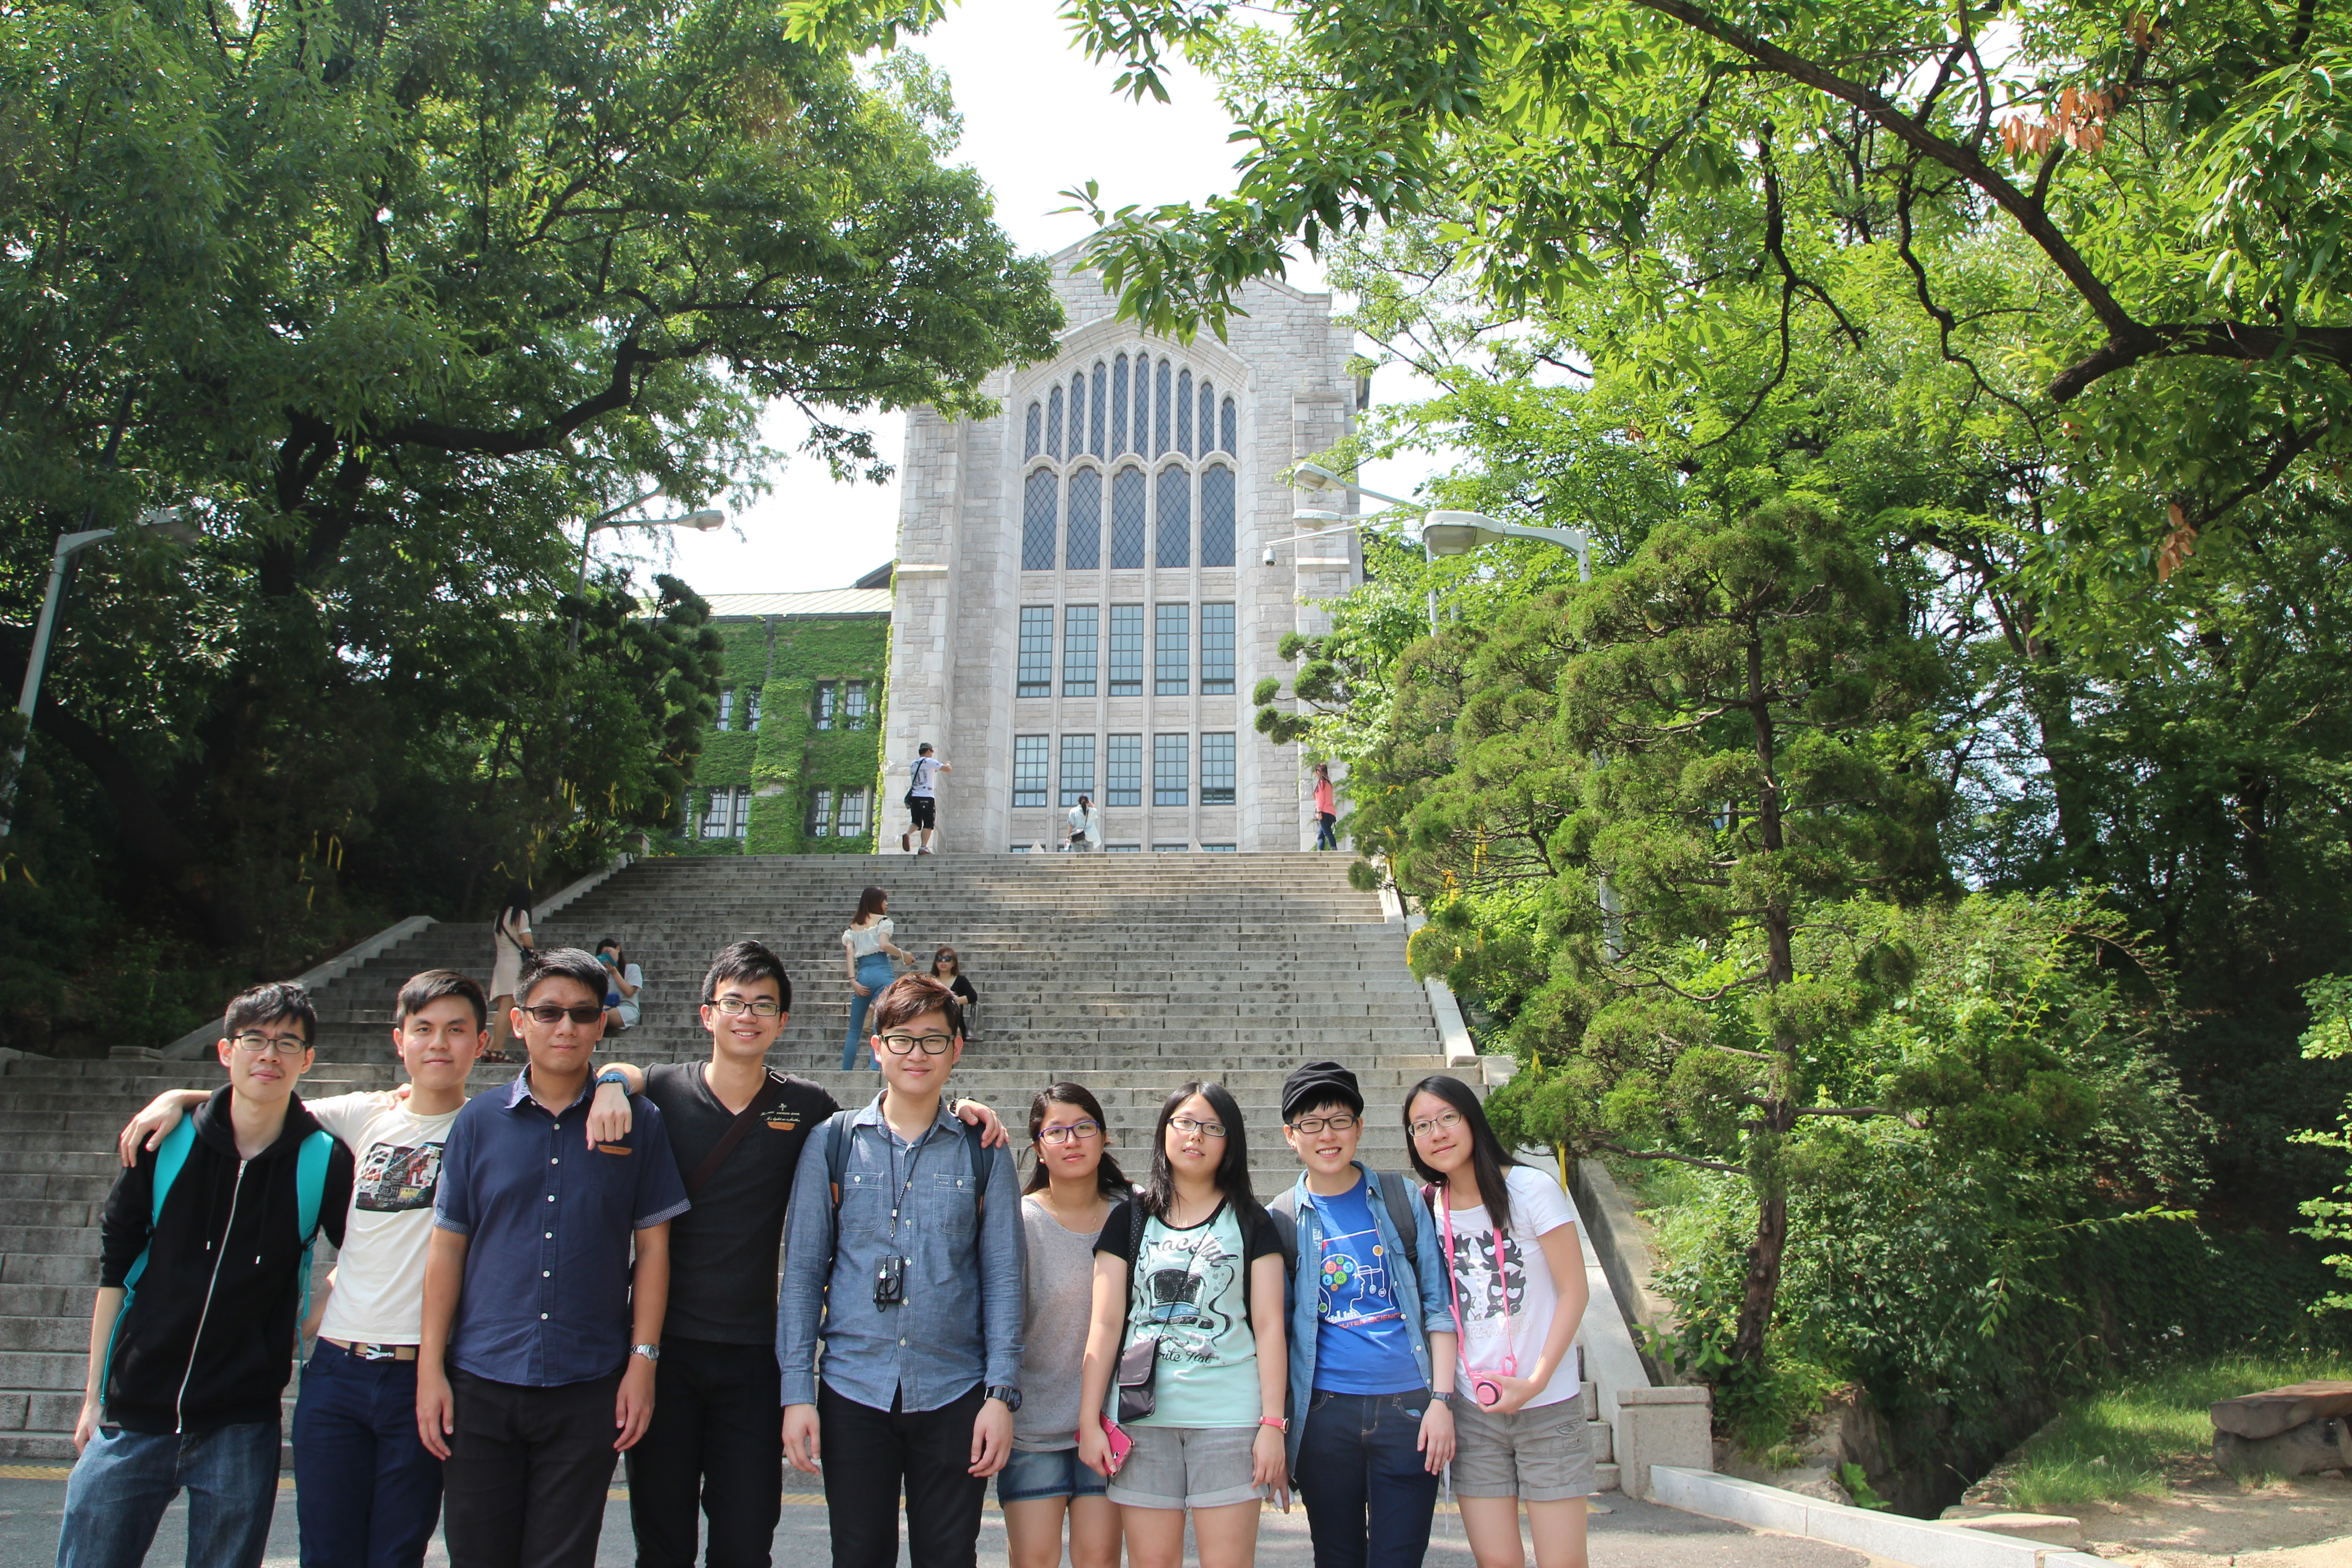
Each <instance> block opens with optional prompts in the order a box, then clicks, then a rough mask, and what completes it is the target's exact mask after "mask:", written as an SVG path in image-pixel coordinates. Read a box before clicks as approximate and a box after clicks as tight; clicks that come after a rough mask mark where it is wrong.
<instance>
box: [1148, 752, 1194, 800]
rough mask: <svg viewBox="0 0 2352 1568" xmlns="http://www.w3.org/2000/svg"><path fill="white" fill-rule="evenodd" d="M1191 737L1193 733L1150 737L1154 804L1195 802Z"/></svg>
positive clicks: (1152, 798) (1152, 797)
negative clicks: (1193, 797) (1193, 798)
mask: <svg viewBox="0 0 2352 1568" xmlns="http://www.w3.org/2000/svg"><path fill="white" fill-rule="evenodd" d="M1151 804H1152V805H1192V736H1190V735H1154V736H1152V737H1151Z"/></svg>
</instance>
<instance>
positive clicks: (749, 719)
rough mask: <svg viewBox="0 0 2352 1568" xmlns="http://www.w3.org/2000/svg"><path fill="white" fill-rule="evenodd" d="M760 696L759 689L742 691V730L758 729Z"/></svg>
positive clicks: (748, 688) (749, 688)
mask: <svg viewBox="0 0 2352 1568" xmlns="http://www.w3.org/2000/svg"><path fill="white" fill-rule="evenodd" d="M760 696H761V689H760V688H758V687H756V686H747V687H745V688H744V689H743V728H745V729H746V730H757V729H758V728H759V727H760Z"/></svg>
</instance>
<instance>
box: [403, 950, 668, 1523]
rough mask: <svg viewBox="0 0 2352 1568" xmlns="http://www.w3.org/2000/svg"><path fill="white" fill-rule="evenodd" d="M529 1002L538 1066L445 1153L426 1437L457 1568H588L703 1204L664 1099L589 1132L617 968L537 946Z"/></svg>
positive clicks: (422, 1374) (478, 1105) (524, 981)
mask: <svg viewBox="0 0 2352 1568" xmlns="http://www.w3.org/2000/svg"><path fill="white" fill-rule="evenodd" d="M515 1003H516V1005H515V1008H514V1027H515V1029H516V1032H517V1033H519V1034H520V1035H521V1037H522V1040H523V1044H524V1046H525V1047H526V1048H527V1049H528V1051H529V1052H530V1065H529V1066H528V1067H527V1068H524V1069H523V1071H522V1073H521V1075H520V1076H519V1077H518V1078H517V1079H515V1080H514V1083H513V1085H512V1086H511V1087H510V1088H509V1089H505V1090H503V1091H501V1092H498V1093H492V1094H485V1095H481V1096H479V1097H478V1098H476V1099H475V1100H472V1101H471V1102H470V1103H468V1104H467V1106H466V1108H465V1109H464V1110H460V1111H459V1112H458V1113H457V1121H455V1122H453V1123H452V1124H451V1126H450V1128H449V1138H448V1142H447V1144H446V1148H445V1150H444V1152H443V1154H442V1160H441V1182H440V1188H439V1191H438V1193H437V1194H436V1199H435V1205H434V1226H435V1228H434V1232H433V1237H432V1240H431V1243H430V1245H429V1247H428V1248H427V1251H426V1254H425V1310H424V1321H423V1333H422V1336H421V1338H422V1343H421V1346H420V1348H419V1352H418V1355H417V1363H416V1425H417V1432H418V1435H419V1436H421V1437H422V1439H423V1440H424V1443H425V1447H427V1448H429V1449H431V1450H432V1451H433V1453H434V1455H435V1456H436V1458H442V1459H447V1460H451V1461H453V1462H452V1463H450V1464H448V1465H447V1466H446V1468H445V1470H444V1477H445V1487H446V1516H445V1520H444V1526H443V1530H444V1535H445V1538H446V1541H447V1543H448V1548H449V1562H450V1564H451V1568H593V1563H595V1561H596V1539H597V1536H598V1534H599V1533H600V1532H601V1531H602V1530H603V1527H604V1490H605V1488H606V1487H607V1486H608V1485H609V1484H610V1483H611V1480H612V1476H613V1464H614V1459H615V1458H617V1456H618V1455H620V1454H622V1453H624V1452H625V1451H627V1450H628V1449H629V1448H631V1447H635V1444H636V1443H637V1441H638V1439H639V1438H641V1437H643V1436H645V1431H646V1422H647V1421H648V1420H649V1419H650V1418H651V1416H652V1415H653V1406H654V1364H655V1363H656V1361H658V1360H659V1359H660V1357H661V1331H662V1320H663V1316H664V1313H665V1310H666V1309H667V1304H668V1297H669V1222H670V1221H671V1220H673V1219H675V1218H676V1217H677V1215H681V1214H684V1213H685V1212H686V1211H687V1208H688V1203H687V1197H686V1192H685V1189H684V1187H683V1186H682V1185H681V1184H679V1181H678V1174H677V1163H675V1162H674V1161H673V1160H672V1159H671V1158H670V1151H669V1139H668V1136H667V1131H665V1129H664V1126H663V1122H662V1115H661V1112H660V1111H658V1110H656V1109H654V1107H653V1105H652V1104H651V1103H650V1102H649V1101H646V1100H642V1099H641V1100H636V1101H635V1103H634V1104H633V1105H632V1107H631V1113H632V1121H631V1126H630V1129H629V1131H626V1132H624V1133H619V1134H617V1135H615V1134H610V1133H607V1134H606V1135H604V1136H601V1137H600V1136H598V1135H597V1133H596V1132H595V1131H591V1129H590V1126H589V1121H590V1117H589V1111H590V1103H591V1098H592V1096H593V1092H594V1090H593V1087H592V1086H591V1084H590V1082H589V1079H590V1076H591V1061H590V1058H591V1056H592V1054H593V1052H594V1050H595V1048H596V1042H597V1041H598V1039H599V1038H601V1037H603V1035H604V966H603V965H602V964H600V963H597V962H596V960H595V959H594V958H593V957H591V956H590V955H589V954H587V953H585V952H581V951H580V950H579V949H578V948H571V947H565V948H554V949H537V948H535V949H532V950H531V951H530V952H527V953H525V954H524V955H523V963H522V976H521V979H520V982H519V984H518V985H517V988H516V991H515ZM633 1252H634V1259H633V1258H632V1253H633Z"/></svg>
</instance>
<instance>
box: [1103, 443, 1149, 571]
mask: <svg viewBox="0 0 2352 1568" xmlns="http://www.w3.org/2000/svg"><path fill="white" fill-rule="evenodd" d="M1143 555H1144V539H1143V470H1142V469H1141V468H1121V469H1120V470H1119V471H1118V473H1117V474H1116V475H1114V476H1112V479H1111V481H1110V565H1111V570H1112V571H1114V572H1125V571H1130V570H1133V569H1134V568H1137V567H1139V566H1141V565H1142V564H1143Z"/></svg>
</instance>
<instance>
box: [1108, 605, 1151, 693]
mask: <svg viewBox="0 0 2352 1568" xmlns="http://www.w3.org/2000/svg"><path fill="white" fill-rule="evenodd" d="M1110 694H1111V695H1112V696H1113V697H1140V696H1142V695H1143V606H1142V605H1112V606H1111V607H1110Z"/></svg>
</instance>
